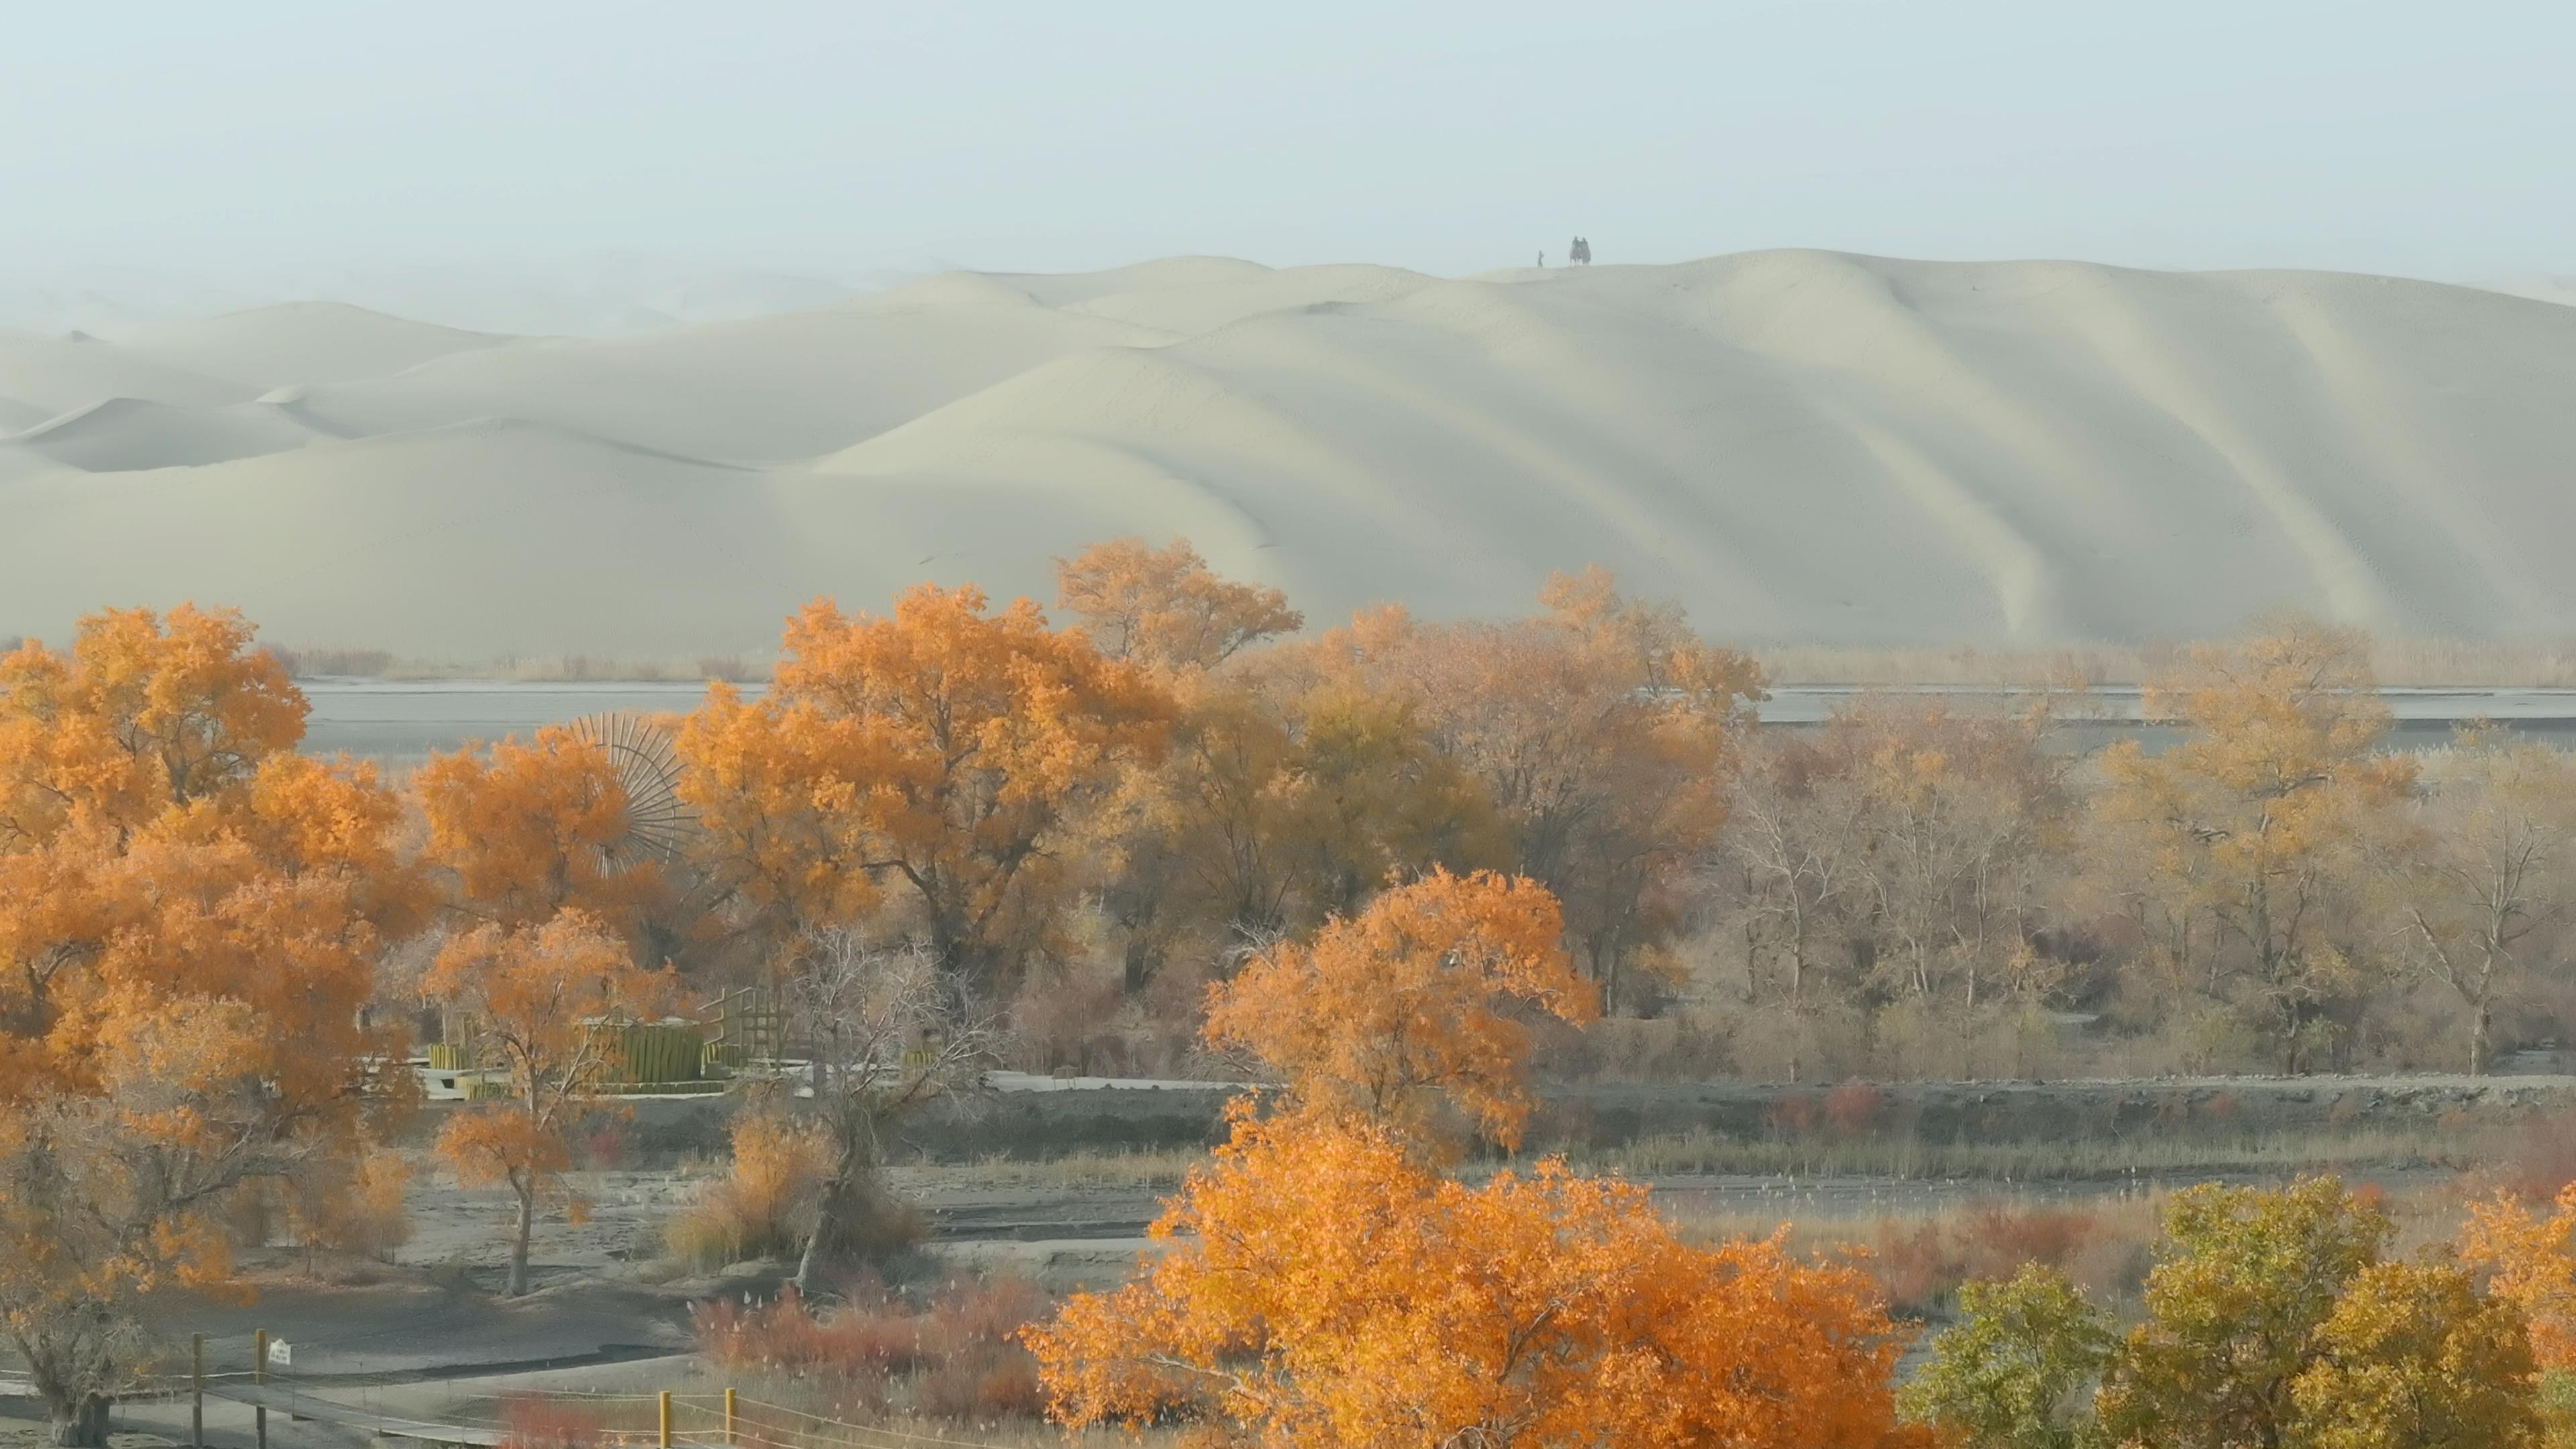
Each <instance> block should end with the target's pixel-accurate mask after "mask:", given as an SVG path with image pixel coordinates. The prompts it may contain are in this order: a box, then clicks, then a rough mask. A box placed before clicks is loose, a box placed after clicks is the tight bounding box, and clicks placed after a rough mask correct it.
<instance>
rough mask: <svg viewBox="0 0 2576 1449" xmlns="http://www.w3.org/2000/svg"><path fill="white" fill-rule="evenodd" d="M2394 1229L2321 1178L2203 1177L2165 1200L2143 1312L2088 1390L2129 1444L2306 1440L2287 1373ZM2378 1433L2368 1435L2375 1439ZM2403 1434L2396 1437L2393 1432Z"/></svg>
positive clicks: (2209, 1448)
mask: <svg viewBox="0 0 2576 1449" xmlns="http://www.w3.org/2000/svg"><path fill="white" fill-rule="evenodd" d="M2391 1231H2392V1227H2391V1224H2390V1223H2389V1220H2388V1215H2387V1214H2386V1213H2383V1212H2381V1211H2380V1210H2379V1209H2378V1208H2376V1207H2373V1206H2371V1205H2370V1204H2368V1203H2365V1202H2363V1201H2362V1200H2360V1199H2359V1198H2356V1197H2355V1196H2354V1195H2353V1194H2352V1193H2350V1192H2348V1191H2346V1190H2345V1188H2344V1185H2343V1184H2342V1183H2341V1182H2339V1181H2337V1180H2336V1179H2334V1178H2331V1177H2320V1178H2310V1179H2308V1180H2307V1181H2304V1182H2301V1183H2298V1184H2296V1185H2294V1186H2292V1187H2288V1188H2283V1189H2280V1190H2278V1191H2265V1190H2262V1189H2257V1188H2248V1187H2223V1186H2220V1185H2218V1184H2216V1183H2203V1184H2201V1185H2200V1186H2198V1187H2193V1188H2187V1189H2185V1190H2184V1191H2183V1192H2181V1193H2179V1194H2177V1195H2176V1196H2175V1197H2174V1200H2173V1203H2172V1205H2171V1206H2170V1207H2168V1208H2167V1209H2166V1210H2165V1221H2164V1241H2163V1243H2162V1244H2161V1246H2160V1247H2159V1249H2158V1261H2157V1263H2156V1266H2155V1268H2154V1270H2153V1271H2152V1272H2150V1273H2149V1274H2148V1275H2147V1286H2146V1294H2145V1300H2146V1319H2145V1321H2144V1322H2142V1323H2140V1324H2139V1325H2138V1326H2137V1327H2136V1328H2135V1329H2132V1330H2131V1331H2130V1333H2129V1336H2128V1339H2127V1341H2126V1342H2125V1343H2123V1344H2122V1345H2121V1347H2120V1351H2119V1352H2118V1354H2117V1355H2115V1356H2114V1357H2113V1359H2112V1362H2111V1366H2110V1369H2109V1371H2108V1372H2107V1373H2106V1374H2105V1376H2104V1378H2103V1383H2102V1390H2101V1393H2100V1395H2099V1397H2098V1400H2097V1402H2098V1404H2099V1406H2100V1410H2101V1415H2102V1424H2103V1427H2104V1428H2105V1429H2106V1430H2107V1431H2109V1436H2110V1438H2111V1440H2112V1442H2114V1443H2117V1444H2121V1445H2123V1446H2134V1449H2285V1446H2292V1445H2299V1444H2302V1443H2304V1442H2305V1441H2303V1440H2301V1439H2300V1438H2298V1437H2296V1436H2297V1434H2298V1431H2299V1429H2300V1425H2301V1423H2302V1415H2301V1413H2300V1408H2299V1404H2298V1402H2297V1400H2296V1398H2295V1397H2294V1395H2293V1393H2292V1385H2293V1384H2295V1383H2296V1382H2297V1381H2298V1379H2299V1376H2300V1375H2301V1374H2302V1373H2304V1372H2306V1371H2307V1370H2308V1369H2309V1368H2310V1366H2311V1365H2312V1364H2313V1363H2315V1362H2316V1339H2317V1336H2318V1330H2319V1328H2320V1327H2321V1326H2322V1325H2324V1324H2325V1323H2326V1322H2327V1320H2328V1319H2330V1318H2331V1317H2333V1315H2334V1313H2335V1311H2336V1306H2337V1304H2338V1302H2339V1301H2340V1300H2341V1299H2342V1298H2343V1296H2344V1294H2345V1293H2346V1291H2347V1290H2349V1289H2350V1288H2351V1286H2352V1285H2353V1283H2354V1282H2355V1281H2356V1280H2357V1279H2359V1278H2360V1277H2361V1276H2362V1274H2363V1273H2364V1272H2365V1270H2367V1269H2369V1268H2370V1267H2371V1266H2372V1265H2374V1264H2376V1263H2377V1262H2378V1261H2379V1257H2380V1253H2381V1252H2382V1250H2384V1249H2385V1248H2386V1247H2387V1245H2388V1239H2389V1235H2390V1233H2391ZM2373 1442H2375V1441H2373ZM2389 1442H2401V1441H2389Z"/></svg>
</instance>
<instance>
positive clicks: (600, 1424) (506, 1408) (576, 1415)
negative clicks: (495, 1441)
mask: <svg viewBox="0 0 2576 1449" xmlns="http://www.w3.org/2000/svg"><path fill="white" fill-rule="evenodd" d="M501 1424H502V1429H503V1432H504V1433H505V1434H507V1435H508V1437H507V1438H505V1439H504V1440H503V1441H502V1445H503V1449H591V1446H593V1445H595V1444H597V1443H599V1441H600V1439H601V1437H602V1432H603V1429H604V1427H605V1421H603V1420H602V1419H601V1418H600V1416H599V1413H598V1411H597V1410H595V1409H588V1408H584V1407H582V1406H580V1405H577V1404H566V1403H563V1402H560V1401H558V1400H555V1399H550V1398H546V1397H544V1396H542V1395H536V1394H526V1395H521V1396H520V1397H517V1398H513V1399H509V1400H506V1401H504V1402H503V1404H502V1405H501Z"/></svg>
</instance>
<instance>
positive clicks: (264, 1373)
mask: <svg viewBox="0 0 2576 1449" xmlns="http://www.w3.org/2000/svg"><path fill="white" fill-rule="evenodd" d="M250 1381H251V1382H252V1383H253V1384H264V1383H267V1382H268V1330H267V1329H265V1328H262V1329H256V1330H253V1331H252V1333H251V1336H250ZM250 1422H251V1436H252V1440H253V1442H254V1443H255V1444H256V1446H257V1449H268V1406H267V1405H265V1404H262V1405H260V1406H259V1407H257V1408H255V1409H252V1410H251V1411H250Z"/></svg>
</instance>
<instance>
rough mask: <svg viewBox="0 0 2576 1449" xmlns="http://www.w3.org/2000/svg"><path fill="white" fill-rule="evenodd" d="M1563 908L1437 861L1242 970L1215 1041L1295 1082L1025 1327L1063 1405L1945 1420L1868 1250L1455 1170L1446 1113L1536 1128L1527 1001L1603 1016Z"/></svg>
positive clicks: (1727, 1440)
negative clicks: (1913, 1364) (1922, 1389)
mask: <svg viewBox="0 0 2576 1449" xmlns="http://www.w3.org/2000/svg"><path fill="white" fill-rule="evenodd" d="M1561 930H1562V922H1561V920H1560V919H1559V918H1558V915H1557V910H1556V905H1555V901H1554V899H1553V897H1551V896H1549V895H1548V894H1547V892H1546V891H1545V890H1544V889H1542V888H1541V887H1539V886H1537V885H1536V884H1534V883H1532V882H1529V881H1526V880H1512V879H1506V878H1503V877H1498V876H1489V875H1479V876H1470V877H1452V876H1448V875H1446V874H1443V873H1434V874H1433V875H1432V876H1430V877H1428V878H1426V879H1424V880H1421V881H1418V882H1415V883H1413V884H1410V885H1405V886H1399V887H1396V888H1394V889H1391V890H1389V891H1387V892H1386V893H1385V894H1383V895H1381V896H1379V897H1378V898H1377V900H1376V901H1375V902H1374V903H1373V904H1371V905H1370V907H1369V908H1368V909H1367V910H1366V911H1364V912H1362V913H1361V915H1359V916H1358V917H1356V918H1354V919H1352V920H1349V921H1336V922H1333V923H1330V924H1328V925H1327V926H1326V927H1325V928H1324V930H1323V931H1322V932H1320V933H1319V934H1318V936H1317V938H1316V939H1315V940H1314V941H1313V942H1311V943H1308V944H1304V945H1294V946H1282V947H1279V948H1276V949H1274V950H1273V951H1271V952H1269V953H1266V954H1265V955H1264V956H1262V957H1261V958H1259V959H1257V960H1256V961H1255V962H1254V963H1253V964H1252V965H1251V966H1250V967H1249V968H1247V970H1246V971H1245V972H1244V974H1243V975H1242V976H1241V977H1239V978H1238V979H1237V981H1236V982H1234V983H1233V984H1232V985H1230V986H1225V987H1220V988H1218V989H1217V991H1216V993H1215V997H1216V999H1215V1005H1214V1008H1213V1010H1212V1013H1211V1022H1210V1027H1209V1030H1210V1035H1211V1038H1212V1039H1214V1040H1218V1041H1221V1042H1223V1043H1226V1044H1229V1045H1233V1046H1237V1047H1242V1048H1246V1049H1249V1050H1251V1051H1253V1052H1254V1053H1256V1054H1258V1055H1260V1056H1261V1057H1262V1058H1263V1059H1264V1060H1265V1062H1267V1064H1268V1065H1269V1066H1270V1067H1271V1068H1272V1069H1273V1070H1275V1071H1277V1072H1278V1073H1279V1074H1280V1076H1281V1077H1283V1078H1284V1079H1285V1081H1286V1083H1287V1086H1288V1099H1287V1101H1286V1102H1285V1103H1283V1104H1282V1105H1281V1107H1280V1109H1279V1110H1278V1111H1276V1112H1275V1113H1273V1114H1272V1115H1271V1116H1268V1117H1266V1118H1265V1117H1261V1116H1258V1115H1256V1114H1255V1112H1254V1111H1253V1110H1252V1108H1251V1107H1250V1105H1249V1104H1248V1103H1243V1102H1238V1103H1237V1104H1236V1106H1235V1108H1234V1111H1233V1122H1234V1131H1233V1137H1232V1140H1231V1141H1230V1142H1228V1144H1227V1145H1226V1146H1225V1147H1223V1148H1221V1149H1219V1151H1218V1153H1217V1156H1216V1160H1215V1162H1214V1163H1213V1164H1212V1165H1210V1166H1208V1167H1204V1168H1201V1169H1199V1170H1198V1171H1196V1172H1194V1173H1192V1174H1191V1177H1190V1180H1189V1182H1188V1184H1187V1186H1186V1187H1185V1188H1184V1189H1183V1191H1182V1192H1181V1194H1180V1195H1179V1196H1178V1197H1176V1198H1174V1199H1173V1200H1172V1201H1171V1202H1170V1203H1168V1204H1167V1206H1166V1209H1165V1212H1164V1215H1163V1217H1162V1218H1161V1219H1160V1220H1159V1221H1158V1222H1156V1223H1155V1225H1154V1227H1153V1229H1152V1233H1153V1236H1154V1237H1156V1238H1157V1239H1158V1240H1161V1241H1162V1242H1163V1243H1164V1244H1165V1246H1166V1249H1167V1251H1165V1252H1164V1253H1163V1254H1161V1255H1160V1256H1159V1257H1156V1258H1154V1259H1152V1260H1151V1261H1150V1262H1148V1263H1145V1264H1143V1265H1140V1272H1139V1276H1138V1277H1137V1279H1136V1280H1135V1281H1133V1282H1131V1283H1129V1284H1128V1285H1127V1286H1126V1287H1125V1288H1122V1289H1120V1290H1119V1291H1117V1292H1115V1293H1111V1294H1077V1295H1075V1296H1074V1297H1073V1298H1072V1299H1071V1300H1070V1301H1068V1302H1067V1303H1066V1305H1065V1306H1064V1309H1063V1310H1062V1312H1061V1313H1060V1314H1059V1315H1058V1316H1057V1318H1056V1319H1055V1320H1054V1321H1053V1322H1051V1323H1049V1324H1045V1325H1042V1326H1040V1327H1038V1328H1036V1329H1033V1330H1031V1331H1030V1332H1029V1333H1028V1335H1027V1341H1028V1343H1029V1345H1030V1347H1031V1349H1032V1350H1033V1351H1034V1352H1035V1354H1036V1355H1037V1358H1038V1361H1039V1365H1040V1372H1041V1375H1042V1377H1043V1379H1044V1382H1045V1385H1046V1389H1047V1393H1048V1396H1049V1403H1050V1408H1051V1411H1052V1412H1053V1413H1054V1415H1055V1416H1056V1417H1057V1418H1058V1419H1059V1420H1061V1421H1062V1422H1064V1423H1065V1424H1066V1425H1068V1426H1069V1427H1074V1428H1082V1427H1087V1426H1092V1425H1100V1424H1110V1423H1119V1424H1127V1425H1131V1426H1133V1425H1142V1424H1145V1423H1149V1422H1155V1421H1158V1420H1164V1419H1169V1418H1173V1417H1182V1418H1187V1419H1191V1420H1194V1421H1196V1422H1197V1423H1199V1424H1200V1425H1202V1426H1203V1427H1204V1428H1205V1429H1206V1430H1207V1431H1208V1432H1209V1433H1210V1434H1211V1435H1212V1436H1214V1438H1215V1439H1216V1440H1217V1441H1218V1442H1224V1443H1235V1444H1290V1443H1297V1444H1305V1443H1316V1444H1371V1445H1388V1446H1420V1449H1435V1446H1445V1445H1457V1444H1522V1445H1576V1444H1604V1443H1610V1444H1658V1445H1671V1446H1685V1449H1687V1446H1708V1449H1718V1446H1728V1449H1747V1446H1783V1449H1786V1446H1793V1445H1794V1446H1807V1449H1842V1446H1898V1445H1928V1444H1929V1443H1930V1440H1929V1439H1928V1438H1927V1437H1924V1436H1923V1435H1922V1434H1921V1432H1920V1431H1918V1430H1914V1429H1910V1428H1906V1427H1903V1426H1900V1425H1898V1424H1897V1422H1896V1419H1895V1413H1894V1407H1893V1392H1892V1389H1891V1387H1890V1375H1891V1373H1892V1371H1893V1369H1894V1366H1895V1362H1896V1358H1897V1355H1898V1354H1899V1352H1900V1351H1901V1350H1902V1347H1903V1343H1904V1335H1903V1334H1902V1333H1901V1332H1899V1331H1898V1330H1897V1329H1896V1327H1895V1326H1894V1325H1893V1324H1891V1323H1890V1322H1889V1320H1888V1318H1887V1316H1886V1312H1885V1309H1884V1307H1883V1305H1882V1304H1881V1303H1880V1302H1879V1300H1878V1298H1877V1296H1876V1294H1875V1292H1874V1290H1873V1289H1872V1288H1871V1286H1870V1285H1869V1283H1868V1280H1867V1279H1866V1278H1865V1277H1864V1276H1863V1275H1861V1274H1860V1273H1859V1272H1858V1271H1857V1270H1855V1269H1853V1268H1851V1267H1849V1266H1848V1265H1834V1264H1820V1263H1805V1262H1800V1261H1797V1260H1795V1259H1793V1258H1792V1257H1791V1256H1790V1255H1789V1254H1788V1253H1787V1251H1786V1250H1785V1248H1784V1246H1783V1243H1782V1240H1781V1239H1780V1238H1777V1237H1775V1238H1772V1239H1769V1240H1765V1241H1737V1242H1733V1243H1729V1244H1726V1245H1724V1246H1721V1247H1717V1248H1706V1247H1699V1246H1695V1245H1692V1244H1688V1243H1685V1242H1683V1241H1682V1240H1681V1239H1680V1238H1679V1237H1678V1236H1677V1235H1676V1234H1675V1233H1674V1232H1673V1230H1672V1229H1671V1227H1670V1225H1668V1224H1667V1223H1665V1222H1664V1221H1663V1220H1662V1219H1661V1218H1660V1217H1658V1216H1657V1215H1656V1214H1655V1213H1654V1211H1653V1210H1652V1208H1651V1206H1650V1205H1649V1203H1648V1201H1647V1197H1646V1193H1645V1190H1644V1189H1642V1188H1639V1187H1634V1186H1630V1185H1628V1184H1624V1183H1619V1182H1615V1181H1602V1180H1593V1179H1587V1178H1584V1177H1581V1176H1578V1175H1576V1174H1574V1173H1572V1172H1570V1171H1568V1170H1567V1169H1566V1167H1565V1166H1564V1164H1563V1163H1562V1162H1559V1161H1554V1160H1551V1161H1547V1162H1544V1163H1541V1164H1540V1165H1538V1167H1536V1168H1535V1169H1534V1170H1533V1171H1531V1172H1529V1173H1528V1174H1526V1175H1524V1174H1521V1173H1517V1172H1508V1171H1507V1172H1503V1173H1499V1174H1497V1175H1495V1176H1494V1177H1493V1178H1492V1179H1490V1180H1489V1181H1487V1182H1486V1183H1484V1184H1483V1185H1482V1186H1477V1187H1469V1186H1467V1185H1465V1184H1463V1183H1460V1182H1457V1181H1454V1180H1452V1179H1450V1178H1448V1177H1447V1176H1445V1175H1444V1174H1443V1173H1442V1172H1441V1171H1440V1170H1439V1168H1438V1165H1437V1164H1438V1162H1439V1161H1440V1160H1441V1159H1442V1157H1443V1156H1444V1155H1445V1153H1444V1151H1443V1148H1442V1145H1441V1142H1440V1134H1438V1133H1437V1132H1435V1131H1426V1130H1425V1129H1426V1128H1427V1127H1430V1126H1431V1125H1432V1124H1433V1123H1434V1122H1435V1121H1436V1119H1437V1118H1439V1117H1440V1116H1441V1115H1442V1114H1443V1113H1446V1112H1455V1113H1457V1114H1459V1115H1461V1116H1463V1117H1464V1118H1466V1119H1467V1120H1469V1121H1472V1122H1474V1123H1475V1124H1476V1125H1477V1126H1478V1127H1479V1128H1480V1129H1481V1130H1483V1131H1485V1132H1486V1133H1488V1134H1490V1135H1493V1136H1496V1137H1499V1138H1502V1139H1504V1140H1516V1139H1517V1137H1518V1135H1519V1133H1520V1131H1521V1130H1522V1127H1523V1124H1524V1123H1525V1122H1526V1119H1527V1116H1528V1113H1529V1109H1530V1097H1529V1090H1528V1086H1527V1082H1526V1078H1525V1074H1524V1073H1525V1064H1524V1062H1523V1061H1522V1058H1521V1049H1522V1046H1523V1044H1524V1043H1523V1037H1522V1035H1521V1028H1520V1026H1519V1025H1518V1023H1517V1021H1516V1020H1515V1017H1516V1016H1518V1015H1520V1014H1522V1013H1531V1012H1537V1013H1546V1014H1550V1015H1556V1016H1560V1017H1565V1018H1569V1019H1581V1018H1582V1017H1584V1016H1587V1015H1588V1014H1589V1013H1590V1012H1591V1010H1592V992H1591V990H1590V988H1589V984H1588V983H1586V982H1584V981H1582V980H1581V979H1580V978H1579V977H1578V976H1576V975H1575V973H1574V971H1573V969H1572V967H1571V963H1570V962H1569V961H1568V960H1567V959H1566V956H1565V953H1564V951H1563V949H1562V948H1561V947H1560V946H1559V945H1558V944H1557V937H1558V935H1559V934H1560V932H1561Z"/></svg>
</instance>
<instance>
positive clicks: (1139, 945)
mask: <svg viewBox="0 0 2576 1449" xmlns="http://www.w3.org/2000/svg"><path fill="white" fill-rule="evenodd" d="M1159 946H1160V943H1159V942H1157V941H1155V940H1154V939H1153V938H1152V937H1150V936H1148V935H1147V934H1146V933H1145V932H1144V931H1143V930H1141V929H1139V930H1133V931H1130V932H1128V934H1127V959H1126V967H1127V971H1126V983H1125V985H1126V991H1127V994H1128V995H1129V996H1142V995H1144V994H1145V988H1146V986H1147V985H1149V984H1150V983H1151V982H1152V981H1153V979H1154V973H1155V972H1156V971H1157V970H1159V969H1161V967H1162V964H1163V961H1162V956H1163V953H1162V951H1161V950H1160V949H1159Z"/></svg>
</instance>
